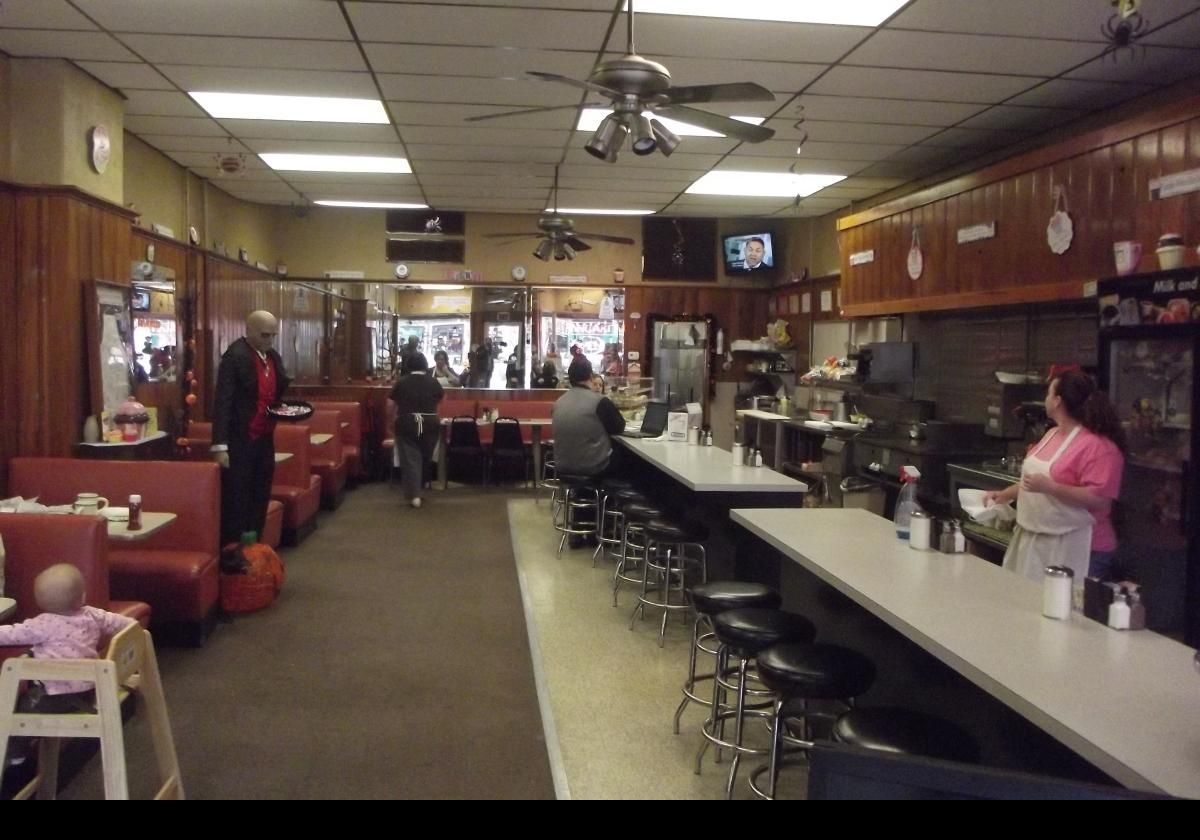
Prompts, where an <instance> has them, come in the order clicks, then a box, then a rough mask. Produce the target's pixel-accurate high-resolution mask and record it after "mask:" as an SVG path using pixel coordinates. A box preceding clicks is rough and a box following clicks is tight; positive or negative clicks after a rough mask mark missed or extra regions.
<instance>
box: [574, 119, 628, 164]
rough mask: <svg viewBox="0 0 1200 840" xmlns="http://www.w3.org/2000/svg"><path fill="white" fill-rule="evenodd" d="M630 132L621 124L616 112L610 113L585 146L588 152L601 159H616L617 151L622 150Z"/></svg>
mask: <svg viewBox="0 0 1200 840" xmlns="http://www.w3.org/2000/svg"><path fill="white" fill-rule="evenodd" d="M628 133H629V129H627V128H625V126H624V125H622V124H621V121H620V120H619V119H617V117H616V115H615V114H608V115H607V116H606V117H604V118H603V119H602V120H601V121H600V123H599V125H597V127H596V131H595V133H594V134H592V139H591V140H588V141H587V145H586V146H584V148H585V149H587V152H588V154H590V155H592V156H593V157H598V158H600V160H609V159H612V160H616V156H617V152H618V151H620V149H621V146H622V144H624V142H625V135H626V134H628Z"/></svg>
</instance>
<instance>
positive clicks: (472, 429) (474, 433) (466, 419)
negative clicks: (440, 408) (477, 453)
mask: <svg viewBox="0 0 1200 840" xmlns="http://www.w3.org/2000/svg"><path fill="white" fill-rule="evenodd" d="M450 448H451V449H478V450H482V449H483V444H482V443H480V442H479V424H478V423H476V422H475V418H474V417H470V416H462V417H455V418H454V419H452V420H451V421H450Z"/></svg>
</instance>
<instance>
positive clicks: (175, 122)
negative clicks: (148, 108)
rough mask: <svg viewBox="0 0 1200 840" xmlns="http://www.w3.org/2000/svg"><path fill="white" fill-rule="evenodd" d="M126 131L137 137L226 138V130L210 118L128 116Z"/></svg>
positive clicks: (126, 117) (126, 118)
mask: <svg viewBox="0 0 1200 840" xmlns="http://www.w3.org/2000/svg"><path fill="white" fill-rule="evenodd" d="M125 130H126V131H132V132H133V133H134V134H137V135H145V134H181V135H183V136H185V137H191V136H201V135H202V136H206V137H225V136H226V133H225V129H223V128H221V126H220V125H218V124H217V122H216V120H212V119H209V118H208V117H152V116H147V115H144V114H126V115H125Z"/></svg>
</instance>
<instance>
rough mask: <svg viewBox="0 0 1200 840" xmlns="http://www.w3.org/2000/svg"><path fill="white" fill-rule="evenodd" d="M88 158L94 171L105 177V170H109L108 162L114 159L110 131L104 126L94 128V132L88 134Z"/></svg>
mask: <svg viewBox="0 0 1200 840" xmlns="http://www.w3.org/2000/svg"><path fill="white" fill-rule="evenodd" d="M88 157H89V158H90V160H91V162H92V169H95V170H96V172H97V173H99V174H100V175H103V174H104V170H105V169H108V161H109V160H110V159H111V158H112V140H111V139H110V138H109V136H108V129H107V128H105V127H104V126H102V125H95V126H92V130H91V131H89V132H88Z"/></svg>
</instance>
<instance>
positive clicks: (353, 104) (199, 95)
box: [188, 91, 388, 125]
mask: <svg viewBox="0 0 1200 840" xmlns="http://www.w3.org/2000/svg"><path fill="white" fill-rule="evenodd" d="M188 96H190V97H192V99H195V100H196V102H198V103H199V104H200V107H201V108H203V109H204V110H205V111H207V112H208V115H209V116H210V117H215V118H216V119H219V120H221V119H225V120H290V121H292V122H332V123H374V124H378V125H387V124H388V116H387V111H385V110H384V109H383V103H382V102H380V101H379V100H378V99H340V98H336V97H331V96H275V95H272V94H264V93H220V92H215V91H189V92H188Z"/></svg>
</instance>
